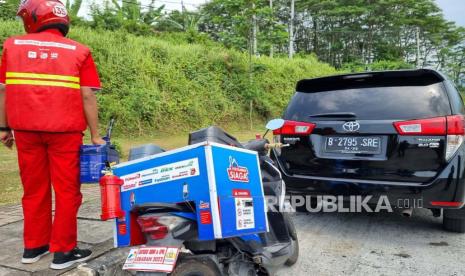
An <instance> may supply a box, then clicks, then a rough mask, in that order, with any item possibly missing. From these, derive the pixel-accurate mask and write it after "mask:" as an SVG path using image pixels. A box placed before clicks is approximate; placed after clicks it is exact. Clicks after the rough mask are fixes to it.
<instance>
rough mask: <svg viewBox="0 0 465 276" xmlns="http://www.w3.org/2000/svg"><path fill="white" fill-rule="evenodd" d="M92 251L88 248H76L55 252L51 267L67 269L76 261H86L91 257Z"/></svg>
mask: <svg viewBox="0 0 465 276" xmlns="http://www.w3.org/2000/svg"><path fill="white" fill-rule="evenodd" d="M91 255H92V251H90V250H88V249H79V248H77V247H76V248H74V249H73V250H71V251H69V252H55V254H54V255H53V261H52V264H51V265H50V268H51V269H65V268H67V267H70V266H72V265H73V264H75V263H79V262H84V261H87V260H88V259H90V257H91Z"/></svg>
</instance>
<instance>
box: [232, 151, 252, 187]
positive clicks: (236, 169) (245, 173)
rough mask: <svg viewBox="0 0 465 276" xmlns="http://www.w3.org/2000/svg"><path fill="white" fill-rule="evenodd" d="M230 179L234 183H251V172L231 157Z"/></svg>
mask: <svg viewBox="0 0 465 276" xmlns="http://www.w3.org/2000/svg"><path fill="white" fill-rule="evenodd" d="M227 171H228V177H229V180H231V181H234V182H249V170H248V169H247V168H246V167H241V166H239V164H238V163H237V161H236V159H234V158H233V157H232V156H230V157H229V168H228V169H227Z"/></svg>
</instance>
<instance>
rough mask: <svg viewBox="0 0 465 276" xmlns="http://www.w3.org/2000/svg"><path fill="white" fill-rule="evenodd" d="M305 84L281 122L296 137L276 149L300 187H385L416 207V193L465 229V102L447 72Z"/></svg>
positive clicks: (374, 190)
mask: <svg viewBox="0 0 465 276" xmlns="http://www.w3.org/2000/svg"><path fill="white" fill-rule="evenodd" d="M296 91H297V92H296V93H295V94H294V96H293V97H292V99H291V101H290V103H289V105H288V107H287V109H286V111H285V113H284V118H283V119H284V120H286V122H285V125H284V126H283V127H282V128H281V129H279V130H277V131H275V132H274V134H275V141H276V142H281V143H284V144H289V146H288V147H285V148H282V149H278V150H273V152H272V157H273V159H275V160H276V161H277V163H278V165H279V167H280V169H281V172H282V173H283V177H284V180H285V181H286V184H287V189H288V191H289V192H290V193H291V194H292V193H293V194H300V195H310V196H311V195H327V194H330V195H343V196H348V195H372V196H374V199H376V198H378V199H379V196H381V195H385V196H387V197H388V199H389V202H390V203H391V204H392V205H393V206H397V207H400V208H409V209H410V207H409V206H413V205H414V204H415V203H411V202H415V200H416V201H417V202H419V203H421V204H422V207H424V208H429V209H431V210H432V211H433V214H435V215H436V216H439V215H440V214H441V210H444V212H443V217H444V222H443V226H444V228H445V229H447V230H450V231H454V232H461V233H463V232H465V209H464V208H462V207H463V206H464V202H465V170H464V168H465V160H464V158H465V146H464V145H463V144H464V143H463V141H464V134H465V131H464V127H465V122H464V115H465V109H464V105H463V101H462V98H461V97H460V94H459V93H458V91H457V89H456V88H455V87H454V85H453V84H452V83H451V82H450V81H449V80H447V78H446V77H445V76H444V75H442V74H441V73H439V72H437V71H434V70H426V69H422V70H402V71H384V72H366V73H360V74H347V75H337V76H330V77H324V78H317V79H306V80H301V81H299V82H298V84H297V89H296ZM406 200H407V201H408V202H410V203H408V204H410V205H409V206H406V203H405V201H406ZM399 203H402V204H400V205H402V206H399ZM417 205H420V204H417ZM420 207H421V206H420Z"/></svg>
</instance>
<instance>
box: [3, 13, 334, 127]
mask: <svg viewBox="0 0 465 276" xmlns="http://www.w3.org/2000/svg"><path fill="white" fill-rule="evenodd" d="M21 32H22V28H21V26H20V25H19V22H1V21H0V42H3V40H4V39H5V38H6V37H8V36H10V35H13V34H18V33H21ZM163 36H164V37H166V36H167V35H166V34H164V35H163ZM70 37H71V38H73V39H76V40H77V41H80V42H82V43H84V44H87V45H89V46H90V47H91V49H92V51H93V55H94V59H95V61H96V63H97V66H98V68H99V71H100V76H101V79H102V83H103V87H104V89H103V91H102V92H101V93H99V95H98V98H99V103H100V107H101V114H100V116H101V118H102V122H106V121H107V120H108V118H110V117H111V116H115V117H117V119H118V125H119V130H120V131H123V132H124V133H134V134H142V133H146V132H147V131H148V130H149V129H150V130H151V131H153V130H161V131H165V132H166V131H179V130H188V129H193V128H197V127H201V126H206V125H209V124H212V123H216V124H231V123H237V124H239V123H240V122H246V121H247V119H248V118H249V106H250V102H251V101H252V102H253V108H254V111H253V113H254V114H255V116H254V119H256V120H260V121H263V120H265V119H267V118H270V117H273V116H279V115H280V114H281V113H282V111H283V108H284V107H285V105H286V103H287V102H288V100H289V98H290V97H291V95H292V94H293V89H294V86H295V82H296V81H297V80H299V79H302V78H311V77H316V76H322V75H328V74H333V73H335V69H333V68H332V67H330V66H329V65H326V64H323V63H320V62H318V61H317V60H316V59H315V58H314V57H306V58H305V59H304V58H296V59H293V60H289V59H287V58H274V59H271V58H268V57H259V58H253V59H252V63H250V62H249V61H250V58H249V56H248V55H247V54H246V53H241V52H238V51H234V50H230V49H226V48H224V47H221V46H219V45H216V44H215V43H204V44H188V43H187V42H186V43H179V42H178V43H175V42H173V41H177V40H176V39H174V40H170V39H162V38H159V37H158V38H157V36H156V35H154V36H150V37H141V36H133V35H131V34H128V33H126V32H122V31H121V32H119V31H117V32H110V31H101V30H92V29H86V28H81V27H76V28H72V30H71V33H70ZM250 64H252V65H250Z"/></svg>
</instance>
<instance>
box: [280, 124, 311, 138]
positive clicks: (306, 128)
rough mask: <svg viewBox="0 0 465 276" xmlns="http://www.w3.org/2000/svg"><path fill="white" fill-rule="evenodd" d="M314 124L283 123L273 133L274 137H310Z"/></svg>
mask: <svg viewBox="0 0 465 276" xmlns="http://www.w3.org/2000/svg"><path fill="white" fill-rule="evenodd" d="M314 128H315V124H312V123H306V122H296V121H285V123H284V125H283V126H282V127H281V128H279V129H276V130H274V131H273V134H274V135H310V134H311V133H312V131H313V129H314Z"/></svg>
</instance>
